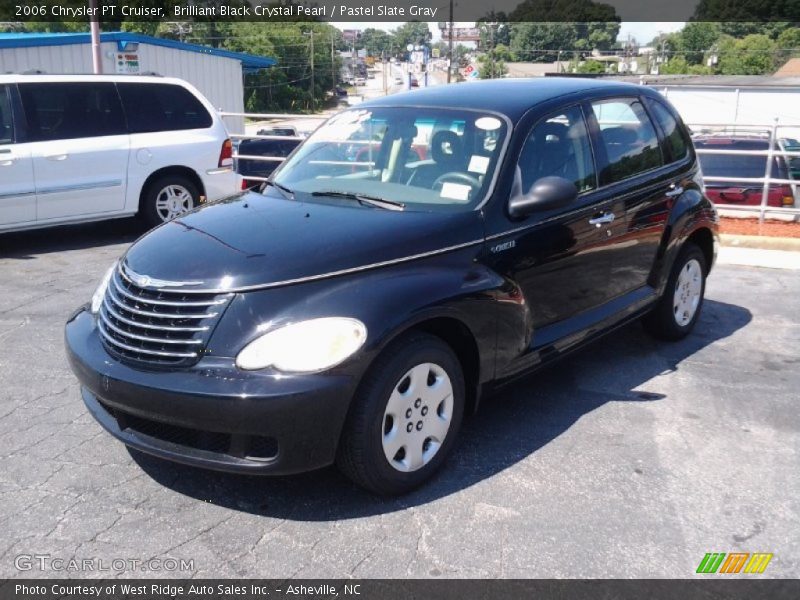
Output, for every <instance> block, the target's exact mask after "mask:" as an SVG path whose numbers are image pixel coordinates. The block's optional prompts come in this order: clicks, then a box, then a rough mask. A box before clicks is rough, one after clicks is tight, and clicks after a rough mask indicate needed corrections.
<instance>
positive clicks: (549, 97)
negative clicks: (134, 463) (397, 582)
mask: <svg viewBox="0 0 800 600" xmlns="http://www.w3.org/2000/svg"><path fill="white" fill-rule="evenodd" d="M462 91H463V90H462V88H461V87H460V86H441V87H436V88H430V89H425V90H420V91H416V92H411V93H407V94H397V95H393V96H390V97H386V98H381V99H376V100H373V101H370V102H367V103H364V104H361V105H359V106H358V107H357V108H353V109H349V110H346V111H344V112H342V113H339V114H337V115H335V116H334V117H332V118H331V119H329V120H328V121H327V122H326V123H325V124H324V125H322V126H321V127H320V128H319V129H318V130H317V131H316V132H315V133H314V134H313V135H311V136H310V137H309V138H308V139H307V140H306V141H305V142H304V143H303V144H302V145H301V146H300V147H299V148H298V149H297V150H296V151H295V153H294V154H293V155H292V156H291V157H290V158H289V159H288V160H287V161H286V162H285V163H283V165H282V166H281V167H280V168H279V169H278V170H277V171H276V172H275V174H274V175H273V178H272V180H271V181H270V182H268V183H267V184H266V185H265V187H264V189H263V190H262V191H261V192H259V193H257V192H253V191H251V192H245V193H243V194H241V195H239V196H236V197H232V198H228V199H226V200H224V201H220V202H216V203H211V204H209V205H206V206H204V207H202V208H200V209H198V210H195V211H193V212H191V213H189V214H186V215H183V216H180V217H178V218H177V219H175V220H173V221H171V222H168V223H165V224H164V225H161V226H159V227H157V228H156V229H153V230H152V231H150V232H149V233H148V234H146V235H145V236H143V237H142V238H141V239H139V240H138V241H137V242H135V243H134V244H133V245H132V246H131V247H130V248H129V249H128V251H127V252H126V253H125V255H124V256H123V257H121V258H120V259H119V261H118V262H116V263H114V264H113V265H112V266H111V268H110V269H109V270H108V272H107V273H106V274H105V277H103V279H102V281H101V282H100V285H99V287H98V288H97V290H96V291H95V293H94V296H93V297H92V299H91V302H90V303H88V304H87V305H86V306H84V307H83V308H81V309H80V310H79V311H78V312H77V313H76V314H75V315H74V316H73V317H72V318H71V319H70V320H69V322H68V323H67V326H66V345H67V350H68V355H69V359H70V363H71V366H72V369H73V371H74V372H75V374H76V375H77V377H78V378H79V379H80V382H81V387H82V394H83V400H84V402H85V404H86V406H87V407H88V409H89V411H90V412H91V414H92V415H93V416H94V417H95V418H96V419H97V420H98V421H99V422H100V424H101V425H102V426H103V427H104V428H105V429H106V430H108V432H109V433H110V434H111V435H113V436H114V437H116V438H118V439H119V440H121V441H122V442H123V443H125V444H127V445H128V446H131V447H133V448H137V449H139V450H141V451H143V452H147V453H150V454H153V455H155V456H158V457H161V458H164V459H167V460H173V461H178V462H183V463H187V464H191V465H197V466H201V467H207V468H210V469H220V470H225V471H236V472H240V473H254V474H255V473H259V474H261V473H263V474H277V473H296V472H299V471H306V470H310V469H316V468H319V467H323V466H325V465H329V464H331V463H336V464H337V465H338V466H339V468H340V469H341V470H342V471H343V472H344V473H345V474H346V475H347V476H348V477H350V478H351V479H352V480H353V481H355V482H357V483H358V484H360V485H361V486H363V487H365V488H367V489H369V490H372V491H375V492H379V493H384V494H399V493H403V492H407V491H408V490H411V489H413V488H414V487H416V486H418V485H420V484H421V483H422V482H424V481H425V480H427V479H429V478H430V477H431V476H432V475H433V474H434V472H435V471H436V470H437V469H438V468H439V467H440V466H442V464H443V463H444V462H445V459H446V457H447V455H448V454H449V453H450V451H451V450H452V448H453V444H454V442H455V438H456V436H457V434H458V432H459V429H460V427H461V422H462V419H463V417H464V415H466V414H470V413H472V412H473V411H475V410H476V409H477V408H478V404H479V401H480V399H481V397H482V396H484V395H485V394H486V393H489V392H491V391H493V390H494V389H496V388H497V387H499V386H501V385H503V384H504V383H506V382H508V381H510V380H512V379H513V378H515V377H518V376H519V375H520V374H522V373H527V372H530V371H532V370H533V369H535V368H537V367H538V366H540V365H542V364H545V363H547V362H549V361H551V360H553V359H555V358H558V357H559V356H560V355H562V354H564V353H565V352H567V351H569V350H572V349H573V348H574V346H575V344H576V343H586V342H589V341H591V340H594V339H596V338H599V337H601V336H602V334H603V333H605V332H607V331H610V330H611V329H614V328H616V327H617V326H619V325H620V324H622V323H625V322H628V321H632V320H635V319H639V318H642V320H643V322H644V324H645V326H646V328H647V330H648V331H650V332H652V333H653V334H655V335H657V336H659V337H661V338H664V339H668V340H675V339H679V338H682V337H683V336H685V335H687V334H688V333H689V332H690V331H691V330H692V328H693V327H694V326H695V323H696V322H697V319H698V316H699V314H700V310H701V307H702V303H703V293H704V287H705V280H706V276H707V275H708V273H709V270H710V269H711V266H712V264H713V263H714V258H715V255H716V243H717V242H716V239H717V215H716V213H715V211H714V208H713V206H712V204H711V203H710V202H709V201H708V199H707V198H706V196H705V195H704V188H703V184H702V180H701V177H700V173H699V170H698V166H697V158H696V156H695V152H694V149H693V147H692V142H691V139H690V137H689V134H688V132H687V130H686V128H685V127H684V125H683V124H682V122H681V120H680V117H679V116H678V115H677V113H676V112H675V110H674V109H673V108H672V107H671V106H670V104H669V103H668V102H667V101H666V100H665V99H664V98H663V97H662V96H661V95H660V94H658V93H657V92H655V91H653V90H651V89H649V88H646V87H643V86H638V85H627V84H622V83H612V82H606V81H597V80H588V79H558V78H552V79H551V78H545V79H543V80H539V81H526V80H503V81H489V82H481V83H474V84H470V86H469V91H470V93H469V94H464V93H462Z"/></svg>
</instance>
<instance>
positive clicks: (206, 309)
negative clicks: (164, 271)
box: [97, 266, 233, 366]
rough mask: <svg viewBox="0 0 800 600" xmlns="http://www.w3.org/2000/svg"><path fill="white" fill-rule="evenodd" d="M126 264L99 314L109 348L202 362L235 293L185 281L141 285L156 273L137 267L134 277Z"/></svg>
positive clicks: (155, 358) (127, 354)
mask: <svg viewBox="0 0 800 600" xmlns="http://www.w3.org/2000/svg"><path fill="white" fill-rule="evenodd" d="M125 269H126V267H124V266H121V267H120V268H119V269H118V270H117V271H116V272H115V273H114V274H113V275H112V277H111V281H110V282H109V285H108V288H107V290H106V294H105V297H104V298H103V303H102V304H101V307H100V311H99V314H98V315H97V329H98V332H99V334H100V337H101V339H102V340H103V343H104V344H105V346H106V349H107V350H108V351H109V352H110V353H111V354H113V355H115V356H117V357H119V358H120V359H122V360H126V361H132V362H137V363H144V364H153V365H169V366H189V365H191V364H194V363H195V362H197V361H198V360H199V359H200V357H201V356H202V355H203V352H204V351H205V345H206V344H207V343H208V338H209V336H210V334H211V330H212V329H213V326H214V323H215V321H216V319H217V318H218V317H219V315H220V314H221V313H222V311H224V310H225V307H226V306H227V303H228V302H229V301H230V299H231V298H232V297H233V294H228V293H205V294H189V293H187V291H186V290H183V289H181V284H180V283H179V282H177V283H175V284H174V286H175V287H174V289H157V288H155V287H153V286H149V287H140V286H138V285H137V284H136V283H135V281H134V279H138V280H141V281H143V282H145V281H150V279H149V278H148V277H143V276H140V275H138V274H136V273H133V272H132V271H129V273H131V276H130V277H128V276H127V275H126V274H125ZM153 281H154V282H156V281H159V280H153ZM198 309H199V310H198Z"/></svg>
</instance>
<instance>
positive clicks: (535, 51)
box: [511, 23, 577, 62]
mask: <svg viewBox="0 0 800 600" xmlns="http://www.w3.org/2000/svg"><path fill="white" fill-rule="evenodd" d="M576 40H577V33H576V31H575V27H574V26H573V24H571V23H514V24H513V25H512V27H511V51H512V52H513V53H514V56H516V57H517V60H520V61H523V62H553V61H555V60H557V58H558V51H559V50H570V49H573V48H575V47H576V45H575V43H576Z"/></svg>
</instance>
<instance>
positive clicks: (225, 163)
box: [217, 138, 233, 167]
mask: <svg viewBox="0 0 800 600" xmlns="http://www.w3.org/2000/svg"><path fill="white" fill-rule="evenodd" d="M217 166H219V167H232V166H233V143H232V142H231V140H230V138H229V139H227V140H225V141H224V142H222V150H220V152H219V165H217Z"/></svg>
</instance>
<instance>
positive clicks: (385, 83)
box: [381, 49, 389, 96]
mask: <svg viewBox="0 0 800 600" xmlns="http://www.w3.org/2000/svg"><path fill="white" fill-rule="evenodd" d="M388 66H389V63H387V62H386V50H385V49H384V50H381V71H382V72H383V95H384V96H386V95H388V93H389V85H388V84H389V81H388V79H387V76H386V67H388Z"/></svg>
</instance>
